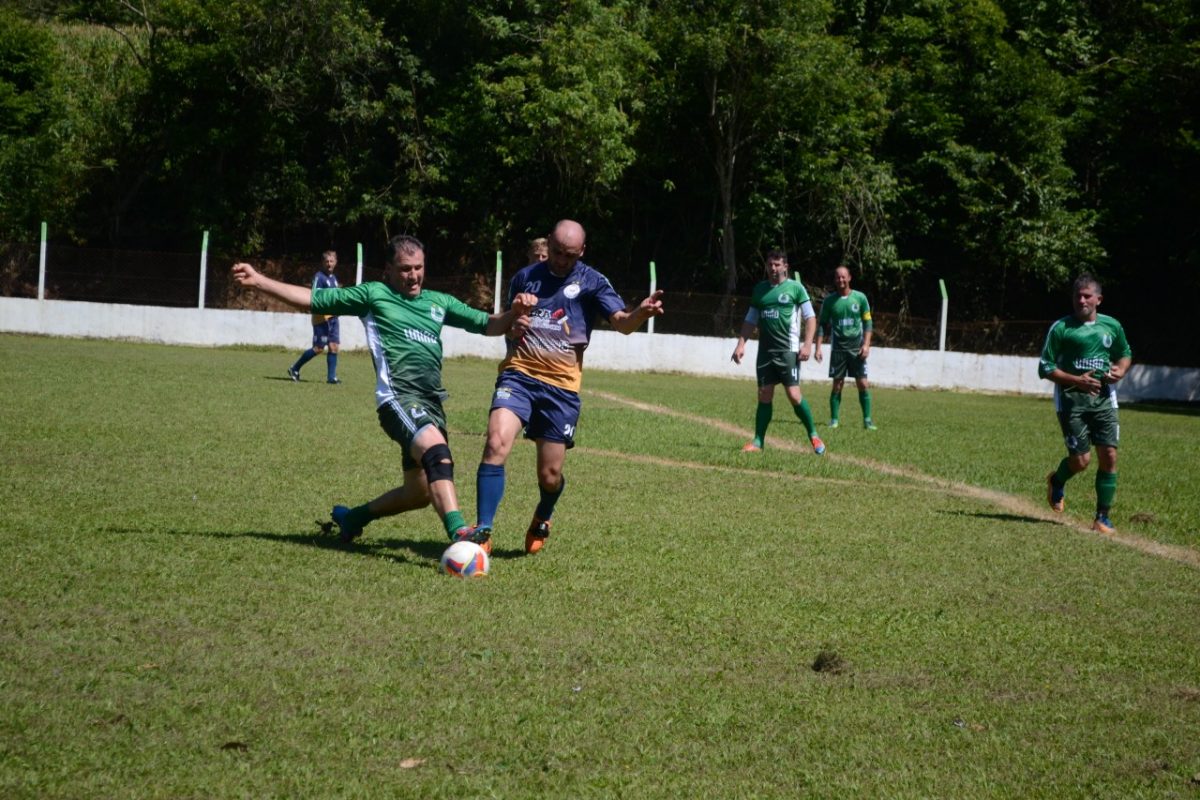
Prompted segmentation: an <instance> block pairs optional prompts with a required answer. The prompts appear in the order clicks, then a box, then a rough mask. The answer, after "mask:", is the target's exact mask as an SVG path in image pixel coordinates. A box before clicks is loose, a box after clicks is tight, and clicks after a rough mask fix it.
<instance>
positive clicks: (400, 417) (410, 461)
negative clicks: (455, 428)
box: [376, 397, 450, 472]
mask: <svg viewBox="0 0 1200 800" xmlns="http://www.w3.org/2000/svg"><path fill="white" fill-rule="evenodd" d="M376 413H377V414H378V415H379V426H380V427H381V428H383V430H384V432H385V433H386V434H387V435H388V436H389V437H390V438H391V439H392V441H394V442H396V443H397V444H399V445H400V447H401V448H402V449H403V450H404V456H403V459H402V462H401V463H402V464H403V465H404V471H405V472H408V471H409V470H410V469H416V468H417V467H419V466H420V464H418V463H417V460H416V459H415V458H413V457H412V443H413V439H415V438H417V434H418V433H420V432H421V431H423V430H425V428H427V427H429V426H430V425H436V426H437V429H438V430H440V431H441V432H442V436H445V437H446V441H449V440H450V435H449V434H448V433H446V412H445V411H443V410H442V404H441V403H440V402H439V401H437V400H430V399H428V398H424V399H422V398H413V397H397V398H395V399H393V400H391V401H389V402H387V403H384V404H383V405H381V406H379V408H377V409H376Z"/></svg>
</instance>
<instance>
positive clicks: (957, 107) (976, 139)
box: [851, 0, 1103, 316]
mask: <svg viewBox="0 0 1200 800" xmlns="http://www.w3.org/2000/svg"><path fill="white" fill-rule="evenodd" d="M857 20H858V23H856V24H858V25H859V27H857V28H855V27H853V25H852V26H851V28H852V30H853V32H854V33H855V34H856V35H857V36H858V37H859V41H861V42H862V45H863V47H864V51H865V53H866V54H867V58H868V59H869V60H870V61H871V62H872V63H875V64H877V65H878V69H879V70H880V72H881V74H882V75H884V76H885V77H886V80H887V83H888V85H889V87H890V89H889V91H890V100H889V105H890V106H891V108H892V115H891V124H890V126H889V129H888V132H887V135H886V137H885V139H884V147H883V148H882V150H881V153H880V155H881V157H882V158H884V159H886V160H887V161H888V162H889V163H890V164H891V165H892V167H893V169H894V172H895V175H896V177H897V179H898V180H899V202H898V203H897V204H896V215H895V218H896V224H895V229H896V235H897V242H898V244H899V247H900V248H901V250H902V251H903V252H904V254H905V257H906V258H908V259H912V260H916V261H919V262H922V263H923V264H924V277H925V280H926V282H927V283H932V281H933V280H934V278H936V277H946V278H947V279H948V281H950V282H951V283H952V285H954V286H955V287H956V289H957V290H958V293H960V294H962V295H965V299H966V300H967V302H968V303H970V304H971V306H972V308H971V311H972V312H973V313H975V314H995V315H998V316H1003V315H1004V313H1005V312H1006V306H1007V303H1008V301H1009V299H1010V298H1012V297H1017V298H1021V297H1024V296H1026V294H1027V293H1028V292H1029V291H1030V290H1031V289H1034V290H1036V289H1041V290H1042V291H1044V287H1045V286H1046V285H1047V284H1055V283H1060V282H1062V281H1064V280H1065V279H1066V277H1067V276H1068V275H1070V274H1072V273H1073V272H1075V271H1078V270H1080V269H1086V268H1091V267H1093V266H1095V265H1096V264H1098V263H1100V261H1101V259H1102V258H1103V250H1102V248H1101V247H1100V245H1099V242H1098V240H1097V237H1096V235H1095V232H1094V225H1095V215H1094V214H1093V213H1092V212H1091V211H1090V210H1088V209H1087V208H1085V207H1084V206H1083V203H1082V201H1081V197H1080V191H1079V184H1078V182H1077V181H1076V179H1075V174H1074V172H1073V171H1072V170H1071V168H1070V166H1069V164H1068V163H1067V160H1066V148H1067V141H1068V135H1069V133H1070V131H1071V125H1072V124H1073V121H1074V115H1075V113H1076V111H1077V109H1076V103H1077V102H1078V101H1079V95H1078V91H1077V90H1078V85H1077V84H1076V83H1074V82H1073V81H1071V80H1070V79H1068V78H1067V77H1065V76H1064V75H1062V74H1061V73H1060V72H1058V71H1056V70H1055V69H1054V68H1053V66H1052V65H1051V64H1050V63H1048V62H1047V60H1046V58H1045V57H1044V55H1043V54H1042V53H1041V52H1037V51H1035V50H1034V49H1033V47H1032V46H1031V45H1029V44H1028V43H1026V44H1022V41H1021V38H1020V37H1018V36H1015V35H1014V34H1013V32H1012V30H1011V28H1010V26H1009V22H1008V19H1007V17H1006V16H1005V14H1004V12H1003V10H1002V9H1001V8H1000V6H999V5H998V4H997V3H995V2H993V1H992V0H910V2H904V3H900V4H899V5H897V4H894V3H892V4H888V5H887V6H886V12H883V13H879V14H865V15H860V16H859V17H858V18H857ZM901 288H902V289H904V288H906V287H901ZM926 294H927V295H928V296H929V297H930V298H931V299H932V294H933V293H932V292H926Z"/></svg>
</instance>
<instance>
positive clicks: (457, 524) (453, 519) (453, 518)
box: [442, 509, 467, 537]
mask: <svg viewBox="0 0 1200 800" xmlns="http://www.w3.org/2000/svg"><path fill="white" fill-rule="evenodd" d="M442 524H443V525H445V526H446V533H447V535H449V536H451V537H453V536H454V532H455V531H456V530H458V529H459V528H464V527H466V525H467V521H466V520H465V519H463V515H462V512H461V511H458V510H457V509H456V510H454V511H447V512H446V516H444V517H442Z"/></svg>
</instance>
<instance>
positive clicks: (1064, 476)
mask: <svg viewBox="0 0 1200 800" xmlns="http://www.w3.org/2000/svg"><path fill="white" fill-rule="evenodd" d="M1074 474H1075V473H1074V472H1071V459H1069V458H1064V459H1063V460H1062V461H1060V462H1058V469H1056V470H1055V471H1054V483H1055V485H1057V486H1065V485H1066V483H1067V481H1069V480H1070V479H1071V476H1072V475H1074ZM1097 477H1099V476H1097Z"/></svg>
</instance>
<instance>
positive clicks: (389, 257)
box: [384, 233, 425, 264]
mask: <svg viewBox="0 0 1200 800" xmlns="http://www.w3.org/2000/svg"><path fill="white" fill-rule="evenodd" d="M424 252H425V245H423V244H421V240H420V239H418V238H417V237H415V236H409V235H408V234H405V233H401V234H399V235H397V236H393V237H392V238H391V239H388V243H387V251H386V253H385V255H384V260H385V261H386V263H388V264H394V263H395V261H396V256H398V255H400V254H401V253H424Z"/></svg>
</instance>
